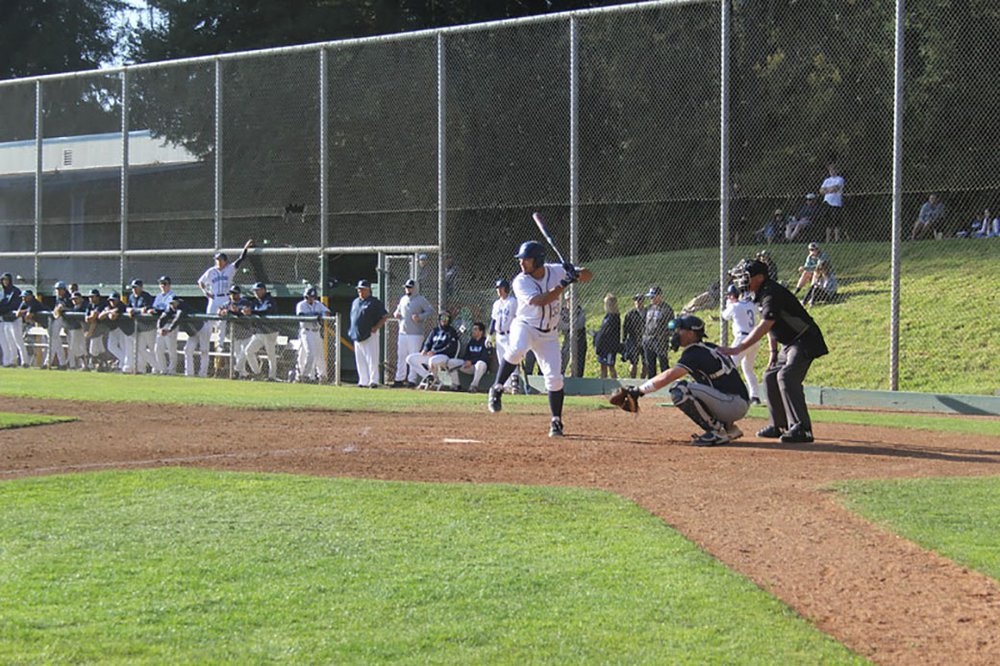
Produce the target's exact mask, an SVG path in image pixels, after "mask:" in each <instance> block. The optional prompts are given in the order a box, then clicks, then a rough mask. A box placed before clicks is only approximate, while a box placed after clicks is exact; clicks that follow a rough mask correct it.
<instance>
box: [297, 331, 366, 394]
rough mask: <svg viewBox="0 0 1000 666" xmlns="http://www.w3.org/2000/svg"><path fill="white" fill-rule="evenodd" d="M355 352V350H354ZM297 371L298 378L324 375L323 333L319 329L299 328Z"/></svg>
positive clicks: (317, 377)
mask: <svg viewBox="0 0 1000 666" xmlns="http://www.w3.org/2000/svg"><path fill="white" fill-rule="evenodd" d="M355 354H357V351H355ZM297 365H298V371H299V378H300V379H318V380H319V381H322V380H323V378H324V377H325V376H326V362H325V359H324V358H323V334H322V332H320V330H319V329H316V330H312V329H305V328H299V358H298V364H297Z"/></svg>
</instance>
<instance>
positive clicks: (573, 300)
mask: <svg viewBox="0 0 1000 666" xmlns="http://www.w3.org/2000/svg"><path fill="white" fill-rule="evenodd" d="M577 36H578V30H577V20H576V16H570V18H569V260H570V263H573V264H576V263H577V262H578V261H580V229H579V219H578V215H579V201H578V196H579V195H578V192H577V187H578V185H579V145H578V138H579V111H580V108H579V107H580V91H579V77H578V74H579V60H578V46H577ZM576 304H577V293H576V285H570V289H569V312H568V313H567V315H566V316H568V317H569V333H568V335H569V349H570V358H571V359H572V364H571V365H570V366H569V372H570V375H571V376H576V374H577V373H576V368H577V367H579V368H580V369H581V370H583V362H584V359H578V358H577V355H578V353H579V347H577V344H578V343H579V341H578V340H577V337H579V332H578V331H577V328H576ZM583 334H584V335H585V336H586V335H587V333H586V329H585V330H584V333H583ZM594 353H595V354H596V353H597V350H594ZM580 376H583V372H581V373H580Z"/></svg>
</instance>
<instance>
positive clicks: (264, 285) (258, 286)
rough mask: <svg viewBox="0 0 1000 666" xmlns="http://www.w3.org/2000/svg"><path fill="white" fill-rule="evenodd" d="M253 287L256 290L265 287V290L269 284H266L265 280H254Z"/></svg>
mask: <svg viewBox="0 0 1000 666" xmlns="http://www.w3.org/2000/svg"><path fill="white" fill-rule="evenodd" d="M252 289H253V290H254V291H257V290H258V289H264V290H266V289H267V285H266V284H264V283H263V282H254V283H253V287H252Z"/></svg>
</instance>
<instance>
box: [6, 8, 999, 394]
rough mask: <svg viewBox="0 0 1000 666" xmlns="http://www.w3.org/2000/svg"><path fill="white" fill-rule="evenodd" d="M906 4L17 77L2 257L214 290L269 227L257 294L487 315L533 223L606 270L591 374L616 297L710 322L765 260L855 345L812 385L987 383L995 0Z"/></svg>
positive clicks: (647, 20)
mask: <svg viewBox="0 0 1000 666" xmlns="http://www.w3.org/2000/svg"><path fill="white" fill-rule="evenodd" d="M896 7H897V5H896V3H895V2H893V1H891V0H875V1H873V2H866V3H842V2H833V1H832V0H821V1H817V2H810V3H757V2H742V1H736V2H733V3H732V5H731V6H728V5H725V6H723V5H720V4H719V3H718V2H711V1H705V2H694V1H691V2H687V1H660V2H650V3H640V4H634V5H626V6H622V7H616V8H607V9H600V10H588V11H583V12H575V13H571V14H563V15H551V16H545V17H536V18H532V19H523V20H515V21H506V22H498V23H491V24H480V25H476V26H467V27H463V28H448V29H443V30H434V31H426V32H420V33H410V34H403V35H397V36H391V37H380V38H370V39H358V40H347V41H343V42H334V43H328V44H318V45H311V46H305V47H294V48H287V49H274V50H269V51H262V52H254V53H247V54H227V55H224V56H218V57H209V58H197V59H190V60H185V61H177V62H167V63H157V64H151V65H140V66H134V67H128V68H122V69H115V70H103V71H98V72H87V73H81V74H67V75H57V76H48V77H40V78H37V79H24V80H17V81H8V82H2V83H0V271H7V272H10V273H12V274H13V275H14V276H15V279H16V281H17V282H19V283H21V284H22V286H23V285H33V286H35V287H36V288H37V289H38V290H40V291H41V292H42V293H44V294H46V295H48V294H49V293H50V291H51V285H52V283H53V282H54V281H56V280H66V281H71V280H72V281H75V282H77V283H79V284H80V285H81V288H83V289H87V288H89V287H92V286H98V287H106V288H108V289H111V288H117V287H119V286H121V285H124V284H126V283H127V282H128V281H129V280H131V279H132V278H135V277H138V278H142V279H145V280H146V281H147V282H149V283H152V282H153V281H154V280H155V279H156V277H157V276H160V275H169V276H171V277H172V278H173V282H174V285H175V289H176V290H177V291H178V292H180V293H184V294H185V295H186V296H190V297H193V298H197V297H198V296H199V293H198V290H197V287H196V286H195V284H196V281H197V278H198V276H199V275H200V274H201V273H202V271H203V270H204V269H205V268H206V267H207V266H208V265H209V264H210V263H211V257H212V254H213V253H214V252H215V251H217V250H219V249H226V248H230V250H229V251H230V252H235V250H232V249H231V248H239V247H241V246H242V245H243V243H244V242H245V240H246V239H247V238H253V239H254V240H255V241H256V247H257V249H256V250H254V252H253V253H252V254H251V255H250V258H249V259H248V260H247V261H246V262H245V263H244V264H243V265H242V266H241V269H240V272H239V273H238V274H237V277H236V280H235V281H236V282H237V283H239V284H242V285H244V286H246V285H249V284H250V283H253V282H257V281H261V282H264V283H266V284H267V287H268V289H270V290H271V291H272V292H273V293H274V294H275V295H276V296H278V297H279V299H280V300H281V303H282V306H281V309H282V311H283V312H284V313H286V314H290V313H291V312H292V311H293V309H294V301H296V300H298V298H299V297H301V293H302V289H303V287H305V286H307V285H316V286H317V287H318V288H319V289H320V290H321V293H323V294H324V295H325V296H326V297H327V298H328V301H329V302H330V304H331V307H332V308H333V309H334V310H338V308H339V311H340V312H341V313H342V314H346V308H347V306H349V302H350V299H351V298H352V297H353V290H352V289H351V286H352V283H353V282H355V281H356V280H357V279H361V278H366V279H372V280H373V281H374V282H375V286H376V294H377V295H379V296H380V297H381V298H382V299H383V300H384V301H385V304H386V307H387V309H388V310H389V311H390V312H392V311H393V309H394V308H395V305H396V303H397V302H398V300H399V297H400V295H401V293H402V288H401V284H402V281H404V280H405V279H406V278H409V277H412V278H414V279H416V280H418V282H419V285H420V291H421V292H422V293H424V294H425V295H427V296H428V298H429V300H430V301H431V302H432V303H433V305H434V307H435V309H439V308H442V307H446V308H448V309H449V310H450V311H451V312H452V314H453V316H454V317H455V319H456V323H459V324H461V323H466V324H467V325H471V322H473V321H483V322H485V323H487V324H488V322H489V314H490V304H491V302H492V300H493V299H494V298H495V295H494V292H493V283H494V281H495V280H496V279H497V278H498V277H510V276H511V275H512V274H513V273H514V272H515V270H516V263H515V261H514V260H513V254H514V251H515V249H516V247H517V245H518V244H519V243H520V242H521V241H522V240H525V239H529V238H538V234H537V231H536V230H535V228H534V226H533V224H532V221H531V213H532V212H535V211H538V212H540V213H542V214H543V215H544V216H545V217H546V218H547V219H548V221H549V225H550V227H551V230H552V232H553V235H554V237H555V240H556V243H557V244H558V245H559V246H560V248H561V250H562V251H563V253H564V254H566V255H567V256H568V257H571V258H572V260H573V261H575V262H577V263H579V264H582V265H585V266H587V267H589V268H591V269H592V270H593V271H594V273H595V276H596V277H595V279H594V281H593V282H592V283H590V284H589V285H586V286H579V287H575V288H574V289H573V296H572V298H573V300H574V303H573V305H574V306H577V305H578V306H580V307H582V308H583V310H584V312H585V315H586V329H585V330H584V331H576V332H575V333H573V335H584V336H586V340H587V343H588V351H587V356H586V358H585V361H586V362H585V363H584V374H585V375H589V376H594V375H596V374H597V372H598V371H597V362H596V360H595V356H594V350H593V344H592V342H593V341H592V339H591V334H592V333H594V332H595V331H596V330H597V329H598V328H599V327H600V325H601V322H602V320H603V318H604V314H605V311H604V309H605V305H604V301H605V296H606V294H614V295H615V296H616V297H617V299H618V303H619V308H620V312H621V315H622V316H624V315H625V313H626V312H627V311H628V310H629V309H630V308H631V307H632V297H633V296H634V295H636V294H640V293H646V292H647V291H648V290H649V289H650V288H651V287H656V286H658V287H661V288H662V291H663V294H664V298H665V300H666V302H667V303H669V304H670V305H671V306H672V308H673V310H674V311H676V312H680V311H681V310H682V309H685V308H686V309H688V310H689V311H694V312H697V313H698V314H700V315H702V316H703V317H704V318H705V319H706V320H707V321H708V323H709V327H710V330H711V332H712V336H713V337H714V338H716V339H718V336H721V335H722V330H721V326H720V322H719V316H718V311H719V305H720V303H721V302H722V300H723V298H724V296H723V295H721V294H720V292H724V289H723V287H724V284H723V285H720V283H719V282H720V277H721V276H722V275H723V269H724V267H725V265H733V264H735V263H736V262H737V261H738V260H739V259H740V258H742V257H745V256H755V255H757V254H758V253H760V252H762V251H764V252H766V253H768V254H769V255H770V257H771V259H772V260H773V261H774V262H775V263H776V264H777V266H778V271H779V280H781V281H782V282H785V283H786V284H788V285H789V286H790V287H791V288H793V289H797V291H798V294H799V296H800V297H801V298H803V299H805V300H806V302H807V303H808V307H809V308H810V310H811V312H812V313H813V315H814V317H815V318H816V319H817V321H818V322H819V323H820V326H821V327H822V328H823V330H824V333H825V334H826V337H827V339H828V342H829V344H830V347H831V349H832V350H833V353H832V354H831V355H830V356H828V357H826V358H824V359H823V361H822V362H821V363H817V364H816V366H815V367H814V369H813V371H812V372H811V373H810V378H809V379H810V382H812V383H816V384H822V385H836V386H838V387H842V388H862V389H885V388H898V389H903V390H920V391H939V392H956V393H992V392H994V391H995V390H996V389H997V388H998V381H997V379H996V376H995V372H994V366H995V359H996V358H997V357H998V356H1000V342H998V340H1000V330H998V328H997V324H996V323H995V322H996V321H997V319H996V317H994V316H993V315H992V313H993V311H994V310H995V309H996V306H997V305H998V304H1000V300H998V297H997V295H996V294H997V291H998V290H997V289H996V286H995V284H993V280H992V278H991V275H992V268H993V266H995V264H996V260H997V249H998V247H1000V240H997V239H996V238H994V237H998V236H1000V220H998V216H1000V201H997V200H996V194H995V192H996V191H997V189H998V188H1000V182H998V181H1000V164H997V163H998V162H1000V151H998V150H997V146H998V145H1000V141H998V140H996V139H1000V137H998V136H997V135H998V133H1000V129H998V128H1000V124H998V123H997V122H996V120H997V118H996V116H997V113H998V112H997V111H996V109H995V105H993V104H992V103H990V101H989V97H988V91H990V90H991V89H992V86H991V83H992V78H993V75H994V72H996V71H997V70H998V65H1000V48H998V47H997V44H1000V39H998V38H1000V12H998V11H997V10H996V9H995V8H994V7H993V6H992V5H990V4H989V3H963V4H962V6H961V7H960V8H959V7H957V6H952V5H951V4H950V3H941V2H933V3H932V2H930V1H929V0H910V1H909V2H907V3H906V13H905V17H904V19H905V31H900V33H899V34H900V35H902V37H903V38H904V39H903V40H900V39H898V38H897V30H896ZM897 60H898V61H899V62H901V63H902V68H901V70H900V71H901V73H902V75H903V79H902V85H901V88H900V89H901V91H902V97H901V98H900V99H899V100H898V102H899V105H898V107H897V106H896V103H897V99H896V97H895V90H896V88H895V85H894V74H895V66H896V62H897ZM896 108H898V109H900V110H901V114H900V115H899V117H898V119H899V120H900V121H901V125H900V126H899V127H900V133H899V141H898V142H894V127H895V125H894V122H895V118H894V109H896ZM897 160H898V164H899V169H898V170H897V171H896V172H895V175H896V176H897V178H896V182H898V190H894V164H895V163H896V162H897ZM894 194H895V195H896V196H898V199H897V204H898V205H897V209H894V206H893V202H894ZM931 195H934V196H933V198H932V197H931ZM925 204H926V205H925ZM894 213H895V215H894ZM918 222H920V224H918ZM895 225H898V227H899V232H898V236H895V235H894V228H896V227H895ZM894 238H895V239H897V240H895V242H894ZM911 238H914V240H911ZM810 243H815V244H817V246H818V249H817V250H814V251H810V250H809V249H808V246H809V244H810ZM894 252H898V255H897V254H894ZM810 256H811V257H814V258H823V259H825V261H824V262H822V267H823V270H818V271H813V273H814V275H813V276H812V278H809V277H808V276H807V277H805V278H803V273H802V271H801V270H800V269H802V268H803V266H811V265H812V264H811V263H809V262H807V258H808V257H810ZM894 256H898V257H899V259H898V262H897V263H896V264H895V267H896V270H897V271H898V275H899V279H898V282H894V281H893V272H894V268H893V267H894V263H893V261H894ZM814 282H815V283H816V286H815V287H814V284H813V283H814ZM819 287H825V289H822V290H821V289H819ZM897 298H898V301H897V300H896V299H897ZM897 303H898V317H894V316H893V312H894V308H895V307H897V305H896V304H897ZM338 304H339V305H338ZM397 326H398V325H397V324H396V323H395V322H390V324H389V326H388V327H387V329H386V334H385V336H384V341H383V362H384V363H383V369H384V371H385V374H384V376H383V379H384V380H386V381H388V380H391V378H392V377H391V375H394V373H395V364H396V358H395V335H396V331H397V330H398V329H397ZM955 334H957V335H959V336H960V337H961V339H963V340H973V341H975V342H974V343H972V344H970V345H967V347H968V350H967V351H965V352H962V353H956V350H955V347H954V346H953V345H952V344H949V343H948V342H947V339H948V337H950V336H951V335H955ZM334 343H335V345H340V344H346V343H342V342H340V341H336V340H335V341H334ZM894 344H898V353H894V352H892V348H893V346H894ZM575 348H576V349H579V348H580V346H579V345H577V346H576V347H575ZM344 349H345V350H346V346H345V347H344ZM265 356H266V354H265ZM762 356H766V355H762ZM346 359H347V360H346V365H347V366H350V364H351V360H350V354H349V353H347V354H346ZM276 362H277V363H278V364H279V366H281V367H279V368H278V370H279V374H280V371H282V370H284V366H285V365H287V363H286V362H285V361H283V360H278V361H276ZM759 362H760V363H761V364H763V363H764V362H765V360H764V359H763V358H761V359H759ZM266 365H267V363H266V361H265V366H266ZM574 365H575V364H572V363H571V364H570V367H571V368H572V367H573V366H574ZM230 367H232V366H230ZM618 370H619V373H620V374H627V371H626V364H624V363H621V364H619V367H618ZM574 374H575V373H574Z"/></svg>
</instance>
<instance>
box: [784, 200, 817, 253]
mask: <svg viewBox="0 0 1000 666" xmlns="http://www.w3.org/2000/svg"><path fill="white" fill-rule="evenodd" d="M818 217H819V204H818V203H817V202H816V195H815V194H813V193H812V192H810V193H809V194H807V195H806V200H805V201H804V202H803V203H802V206H801V207H800V208H799V211H798V212H797V213H796V214H795V216H794V217H792V218H790V219H789V220H788V223H787V224H786V225H785V240H787V241H793V240H795V238H796V237H797V236H798V235H799V234H800V233H801V232H802V230H803V229H805V228H806V227H808V226H809V225H810V224H812V223H813V221H814V220H816V219H817V218H818Z"/></svg>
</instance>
